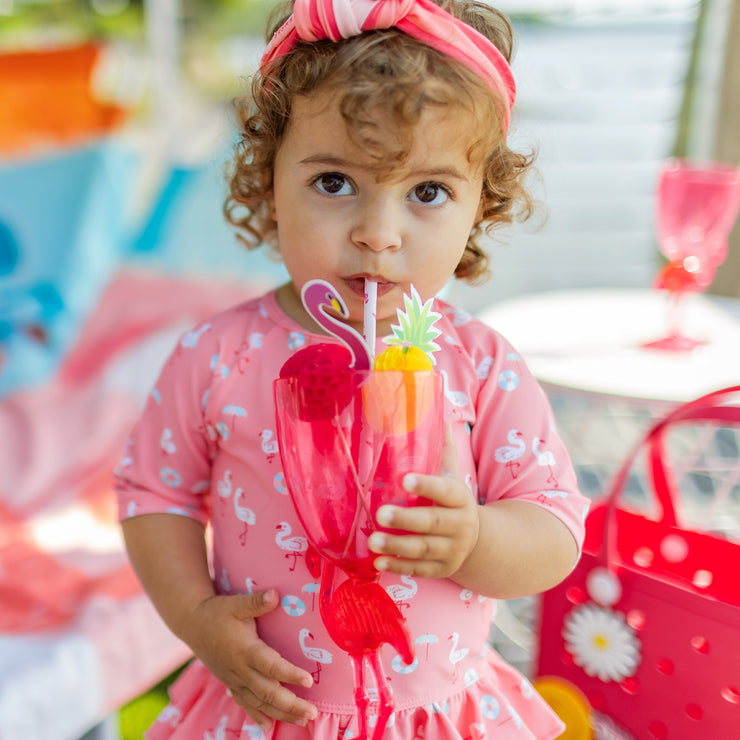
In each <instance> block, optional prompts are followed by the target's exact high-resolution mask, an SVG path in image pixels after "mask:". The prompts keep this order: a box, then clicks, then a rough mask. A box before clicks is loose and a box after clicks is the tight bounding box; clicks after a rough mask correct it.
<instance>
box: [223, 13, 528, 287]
mask: <svg viewBox="0 0 740 740" xmlns="http://www.w3.org/2000/svg"><path fill="white" fill-rule="evenodd" d="M435 2H437V4H439V5H440V6H442V7H443V8H444V9H445V10H447V11H448V12H449V13H451V14H452V15H454V16H455V17H457V18H459V19H460V20H462V21H464V22H466V23H467V24H468V25H470V26H472V27H473V28H475V29H476V30H477V31H479V32H480V33H482V34H483V35H484V36H486V37H487V38H489V39H490V40H491V41H492V42H493V43H494V44H495V45H496V46H497V47H498V49H499V50H500V51H501V53H502V54H503V55H504V56H505V57H506V58H507V59H508V60H510V59H511V54H512V47H513V32H512V28H511V24H510V23H509V21H508V19H507V18H506V17H505V16H504V15H503V14H502V13H500V12H499V11H497V10H495V9H494V8H492V7H490V6H489V5H484V4H482V3H480V2H476V0H435ZM290 7H291V3H287V4H284V5H282V6H281V8H279V9H278V12H277V13H276V14H275V15H274V17H275V19H276V22H275V23H273V24H272V27H271V30H270V33H269V34H268V38H269V37H270V36H271V35H272V33H274V31H275V30H277V28H278V27H279V26H280V25H281V24H282V23H283V22H284V20H285V19H286V18H287V16H288V15H289V10H290ZM325 90H331V91H332V92H334V93H336V94H337V95H338V96H339V110H340V112H341V114H342V117H343V118H344V120H345V122H346V125H347V132H348V135H349V136H350V137H351V139H352V140H353V141H354V142H355V143H356V144H358V145H359V146H361V147H362V149H363V150H364V151H365V152H366V153H367V154H368V156H369V157H371V158H372V159H374V160H375V161H376V162H377V167H376V168H375V169H376V170H377V173H378V176H379V177H390V176H391V175H392V171H393V169H394V168H396V167H398V165H399V164H401V163H403V161H404V160H405V158H406V157H407V156H408V153H409V151H410V149H411V145H412V143H413V137H412V134H413V130H414V127H415V126H416V124H417V123H418V121H419V119H420V117H421V115H422V113H423V111H424V110H425V109H426V108H428V107H430V106H432V107H447V106H462V107H464V109H466V110H467V111H469V113H470V115H471V116H472V117H473V121H474V122H475V124H476V126H475V130H476V131H477V132H478V136H477V139H476V140H475V141H473V142H471V145H470V148H469V150H468V157H469V160H470V161H471V162H475V163H483V173H484V176H483V189H482V193H481V210H480V213H481V216H480V218H479V220H478V221H477V222H476V223H475V224H474V225H473V228H472V230H471V233H470V237H469V239H468V242H467V245H466V249H465V252H464V254H463V256H462V258H461V260H460V262H459V264H458V265H457V268H456V269H455V276H456V277H458V278H461V279H464V280H469V281H473V280H476V279H478V278H481V277H484V276H485V275H486V274H487V272H488V255H487V254H486V253H485V252H484V251H483V249H482V248H481V247H480V245H479V240H480V237H481V236H482V234H484V233H486V234H490V233H491V231H492V230H493V229H495V228H496V227H499V226H502V225H506V224H509V223H511V222H512V220H514V218H519V219H521V220H524V219H526V218H528V217H529V215H530V214H531V212H532V209H533V203H532V200H531V198H530V196H529V194H528V192H527V190H526V189H525V187H524V184H523V180H524V177H525V175H526V173H527V170H528V169H529V167H530V166H531V164H532V161H533V159H534V155H533V154H532V153H529V154H523V153H518V152H515V151H513V150H511V149H509V147H508V146H507V143H506V137H505V136H504V135H503V134H502V131H501V116H500V110H501V105H502V104H503V103H502V101H501V99H500V98H499V97H498V96H497V95H496V94H495V93H494V92H493V91H492V90H491V88H489V87H488V86H487V85H486V84H485V82H484V81H483V80H481V79H479V78H478V76H477V75H475V74H474V73H473V72H472V71H470V70H469V69H468V68H467V67H465V66H464V65H463V64H461V63H460V62H457V61H456V60H454V59H451V58H450V57H447V56H446V55H444V54H442V53H440V52H438V51H436V50H435V49H432V48H431V47H429V46H427V45H425V44H423V43H421V42H419V41H416V40H415V39H413V38H411V37H409V36H407V35H406V34H404V33H402V32H400V31H398V30H396V29H393V28H391V29H385V30H379V31H369V32H365V33H363V34H361V35H359V36H355V37H352V38H349V39H343V40H341V41H339V42H333V41H316V42H313V43H303V42H301V43H298V44H297V45H296V47H295V48H294V49H293V50H292V51H291V52H290V53H289V54H287V55H286V56H283V57H281V58H279V59H277V60H276V61H275V63H274V64H273V66H272V67H271V68H270V69H268V70H263V74H259V73H258V74H256V75H255V76H254V77H253V78H252V83H251V94H250V95H245V96H243V97H242V98H240V99H238V100H237V101H236V110H237V116H238V122H239V127H240V139H239V141H238V143H237V145H236V149H235V156H234V159H233V162H232V168H231V171H230V174H229V181H230V194H229V197H228V198H227V200H226V203H225V204H224V212H225V215H226V218H227V220H228V221H229V223H231V224H232V225H233V226H234V227H236V228H237V229H238V235H239V237H240V239H241V240H242V241H243V242H244V243H245V245H246V246H247V247H248V248H250V249H251V248H255V247H257V246H259V245H260V244H263V243H267V244H270V245H272V246H273V247H274V248H276V249H277V251H279V245H278V244H277V224H276V222H275V220H274V219H273V218H272V215H271V212H270V206H269V196H270V195H271V191H272V186H273V181H272V175H273V164H274V161H275V155H276V153H277V150H278V147H279V146H280V142H281V140H282V136H283V134H284V132H285V129H286V125H287V123H288V120H289V119H290V115H291V109H292V103H293V100H294V99H295V97H296V96H299V95H302V96H311V95H315V94H318V93H320V92H322V91H325ZM379 113H380V114H381V115H382V116H383V118H385V117H386V116H390V117H391V118H390V120H392V121H393V122H394V124H395V127H396V131H397V134H398V135H397V136H395V137H392V138H389V137H388V136H387V135H385V136H379V135H378V125H377V120H378V114H379ZM384 131H385V132H386V134H387V129H384Z"/></svg>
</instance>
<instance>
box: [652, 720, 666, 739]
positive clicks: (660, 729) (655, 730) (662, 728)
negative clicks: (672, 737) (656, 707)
mask: <svg viewBox="0 0 740 740" xmlns="http://www.w3.org/2000/svg"><path fill="white" fill-rule="evenodd" d="M648 732H649V733H650V737H654V738H656V740H665V738H667V737H668V728H667V727H666V725H665V723H664V722H661V721H660V720H659V719H654V720H653V721H652V722H651V723H650V725H649V726H648Z"/></svg>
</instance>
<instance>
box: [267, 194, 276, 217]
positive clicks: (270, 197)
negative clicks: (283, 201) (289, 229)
mask: <svg viewBox="0 0 740 740" xmlns="http://www.w3.org/2000/svg"><path fill="white" fill-rule="evenodd" d="M265 203H266V204H267V214H268V215H269V216H270V218H271V219H272V220H273V221H276V222H277V210H276V209H275V192H274V191H273V190H270V192H269V193H267V196H266V197H265Z"/></svg>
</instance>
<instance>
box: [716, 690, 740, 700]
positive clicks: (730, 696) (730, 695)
mask: <svg viewBox="0 0 740 740" xmlns="http://www.w3.org/2000/svg"><path fill="white" fill-rule="evenodd" d="M720 694H721V695H722V698H723V699H724V700H725V701H729V702H730V704H740V689H737V688H736V687H735V686H725V687H724V688H723V689H722V691H720Z"/></svg>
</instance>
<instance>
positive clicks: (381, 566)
mask: <svg viewBox="0 0 740 740" xmlns="http://www.w3.org/2000/svg"><path fill="white" fill-rule="evenodd" d="M440 467H441V474H440V475H439V476H432V475H407V476H406V478H405V479H404V487H405V488H406V490H407V491H409V492H413V493H415V494H417V495H419V496H423V497H425V498H427V499H430V500H431V501H432V502H433V505H432V506H416V507H408V508H407V507H402V506H390V505H388V506H381V507H380V508H379V509H378V513H377V517H376V518H377V522H378V524H380V525H381V526H382V527H389V528H393V529H403V530H406V531H407V532H409V533H410V534H403V535H395V534H388V533H387V532H374V533H373V534H372V535H371V536H370V540H369V545H370V549H371V550H372V551H373V552H376V553H378V554H379V555H391V556H395V557H379V558H376V560H375V567H376V568H378V570H381V571H389V572H392V573H401V574H404V575H412V576H420V577H422V578H447V577H449V576H451V575H452V574H453V573H456V572H457V571H458V570H459V568H460V566H461V565H462V564H463V563H464V562H465V560H466V558H467V557H468V555H470V553H471V552H472V551H473V548H474V547H475V544H476V542H477V541H478V531H479V528H480V521H479V518H478V508H479V507H478V504H477V502H476V501H475V499H474V498H473V496H472V495H471V493H470V490H469V489H468V487H467V486H466V485H465V482H464V481H463V480H462V478H461V477H460V473H459V471H458V468H457V449H456V447H455V442H454V440H453V439H452V433H451V431H450V427H449V426H448V427H447V429H446V432H445V442H444V448H443V450H442V463H441V466H440Z"/></svg>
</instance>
